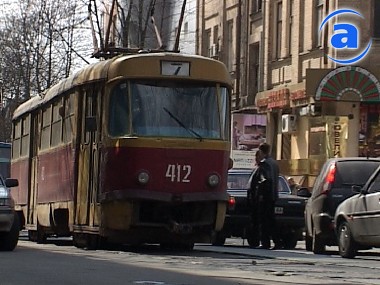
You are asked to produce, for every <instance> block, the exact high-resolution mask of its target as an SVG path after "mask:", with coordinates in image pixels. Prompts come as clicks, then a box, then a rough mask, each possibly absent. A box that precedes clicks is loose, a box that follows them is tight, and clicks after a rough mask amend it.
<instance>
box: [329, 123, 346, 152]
mask: <svg viewBox="0 0 380 285" xmlns="http://www.w3.org/2000/svg"><path fill="white" fill-rule="evenodd" d="M347 128H348V118H347V117H335V118H329V119H328V120H327V121H326V129H327V136H328V140H327V141H328V147H327V150H328V157H345V156H346V149H347V132H348V129H347Z"/></svg>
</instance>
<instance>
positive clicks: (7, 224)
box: [0, 176, 20, 251]
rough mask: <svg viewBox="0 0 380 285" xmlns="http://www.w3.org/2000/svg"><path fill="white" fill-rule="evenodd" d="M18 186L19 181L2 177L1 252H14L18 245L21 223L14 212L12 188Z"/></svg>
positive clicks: (0, 183) (0, 180)
mask: <svg viewBox="0 0 380 285" xmlns="http://www.w3.org/2000/svg"><path fill="white" fill-rule="evenodd" d="M15 186H18V180H17V179H12V178H7V179H5V181H4V179H3V178H2V177H1V176H0V251H12V250H14V249H15V247H16V245H17V243H18V237H19V233H20V223H19V219H18V216H17V214H16V213H15V210H14V201H13V198H12V195H11V191H10V189H9V188H10V187H15Z"/></svg>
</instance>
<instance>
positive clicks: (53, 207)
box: [11, 52, 231, 247]
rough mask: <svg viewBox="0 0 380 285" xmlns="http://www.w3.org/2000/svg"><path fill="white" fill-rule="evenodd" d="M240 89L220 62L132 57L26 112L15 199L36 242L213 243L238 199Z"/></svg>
mask: <svg viewBox="0 0 380 285" xmlns="http://www.w3.org/2000/svg"><path fill="white" fill-rule="evenodd" d="M230 84H231V80H230V77H229V73H228V71H227V70H226V68H225V66H224V65H223V64H222V63H221V62H219V61H216V60H212V59H209V58H204V57H200V56H194V55H191V56H190V55H181V54H176V53H166V52H163V53H151V54H148V53H145V54H135V55H123V56H117V57H114V58H112V59H108V60H104V61H100V62H98V63H95V64H92V65H89V66H87V67H86V68H84V69H82V70H80V71H79V72H77V73H76V74H75V75H74V76H72V77H69V78H67V79H65V80H63V81H61V82H60V83H58V84H57V85H55V86H53V87H52V88H50V89H49V90H47V92H46V93H44V94H41V95H40V96H36V97H33V98H31V99H30V100H28V101H26V102H25V103H23V104H22V105H20V106H19V108H18V109H16V111H15V112H14V116H13V138H12V164H11V168H12V170H11V171H12V177H14V178H17V179H18V180H19V187H17V188H15V189H13V190H12V191H13V192H12V193H13V196H14V198H15V200H16V204H17V205H16V210H17V212H18V214H19V215H20V218H21V220H22V221H24V226H25V229H27V230H28V233H29V238H30V239H31V240H34V241H37V242H44V241H45V239H46V237H48V236H69V235H72V236H73V241H74V244H75V245H76V246H78V247H96V246H98V245H99V244H100V242H102V241H107V242H111V243H129V244H141V243H160V244H175V245H185V246H192V245H193V243H194V242H209V241H210V237H211V235H212V233H213V232H214V231H217V230H220V229H221V227H222V225H223V221H224V216H225V209H226V202H227V193H226V183H227V182H226V181H227V170H228V167H229V161H230V159H229V157H230V152H229V151H230V88H231V86H230Z"/></svg>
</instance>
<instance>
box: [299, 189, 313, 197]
mask: <svg viewBox="0 0 380 285" xmlns="http://www.w3.org/2000/svg"><path fill="white" fill-rule="evenodd" d="M297 196H300V197H305V198H309V197H310V196H311V193H310V191H309V188H307V187H301V188H300V189H298V191H297Z"/></svg>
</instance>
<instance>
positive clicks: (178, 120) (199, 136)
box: [163, 107, 203, 141]
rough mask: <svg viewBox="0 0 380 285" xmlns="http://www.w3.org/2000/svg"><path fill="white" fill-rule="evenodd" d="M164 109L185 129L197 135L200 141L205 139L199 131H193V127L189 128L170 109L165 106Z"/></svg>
mask: <svg viewBox="0 0 380 285" xmlns="http://www.w3.org/2000/svg"><path fill="white" fill-rule="evenodd" d="M163 109H164V111H165V112H166V113H168V114H169V116H170V117H171V118H172V119H173V120H174V121H176V122H177V124H178V125H180V126H181V127H182V128H184V129H185V130H186V131H188V132H189V133H190V134H192V135H194V136H196V137H197V138H198V139H199V141H202V140H203V138H202V136H201V135H200V134H198V133H197V132H195V131H193V130H192V129H190V128H188V127H187V126H186V125H185V124H184V123H182V122H181V120H180V119H178V118H177V117H176V116H174V115H173V114H172V112H170V111H169V110H168V109H166V108H165V107H163Z"/></svg>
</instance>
